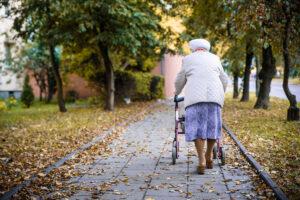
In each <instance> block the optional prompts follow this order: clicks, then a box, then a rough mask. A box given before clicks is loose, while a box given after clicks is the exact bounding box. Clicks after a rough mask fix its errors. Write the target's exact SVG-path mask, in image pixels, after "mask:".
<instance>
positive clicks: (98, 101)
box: [87, 96, 105, 106]
mask: <svg viewBox="0 0 300 200" xmlns="http://www.w3.org/2000/svg"><path fill="white" fill-rule="evenodd" d="M87 101H88V104H89V105H97V106H99V105H100V106H104V102H105V101H104V99H103V97H101V96H93V97H89V98H88V99H87Z"/></svg>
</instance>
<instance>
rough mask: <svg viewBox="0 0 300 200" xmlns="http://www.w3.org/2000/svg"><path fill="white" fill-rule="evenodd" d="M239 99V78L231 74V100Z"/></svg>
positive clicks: (235, 74)
mask: <svg viewBox="0 0 300 200" xmlns="http://www.w3.org/2000/svg"><path fill="white" fill-rule="evenodd" d="M238 97H239V76H238V74H237V73H234V74H233V98H234V99H237V98H238Z"/></svg>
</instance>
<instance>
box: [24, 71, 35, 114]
mask: <svg viewBox="0 0 300 200" xmlns="http://www.w3.org/2000/svg"><path fill="white" fill-rule="evenodd" d="M33 100H34V95H33V92H32V88H31V86H30V85H29V76H28V75H26V77H25V80H24V85H23V92H22V95H21V101H22V103H23V104H24V105H25V106H26V107H27V108H29V107H30V106H31V105H32V103H33Z"/></svg>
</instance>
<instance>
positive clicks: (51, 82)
mask: <svg viewBox="0 0 300 200" xmlns="http://www.w3.org/2000/svg"><path fill="white" fill-rule="evenodd" d="M55 85H56V82H55V78H54V75H53V70H52V68H50V69H49V68H48V69H47V99H46V103H50V101H51V100H52V98H53V95H54V93H55Z"/></svg>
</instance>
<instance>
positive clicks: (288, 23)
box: [282, 0, 300, 120]
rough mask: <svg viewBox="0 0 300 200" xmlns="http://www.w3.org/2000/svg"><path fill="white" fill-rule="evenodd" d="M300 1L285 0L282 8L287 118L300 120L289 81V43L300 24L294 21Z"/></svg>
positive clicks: (284, 87)
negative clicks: (288, 104)
mask: <svg viewBox="0 0 300 200" xmlns="http://www.w3.org/2000/svg"><path fill="white" fill-rule="evenodd" d="M299 5H300V3H299V1H293V0H291V1H289V0H285V1H283V2H282V10H283V13H284V22H283V23H284V32H283V39H282V52H283V59H284V77H283V89H284V92H285V94H286V96H287V98H288V100H289V102H290V106H289V108H288V112H287V120H299V119H300V117H299V108H298V107H297V100H296V96H295V95H293V94H292V93H291V91H290V89H289V85H288V81H289V75H290V68H291V60H290V52H289V43H290V41H291V36H290V35H291V33H292V28H294V27H293V26H295V25H296V26H299V25H300V23H299V21H298V24H297V23H295V22H294V23H293V21H294V19H293V18H294V17H295V16H296V15H298V17H299V16H300V15H299V13H298V10H297V8H299ZM298 36H299V32H298Z"/></svg>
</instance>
